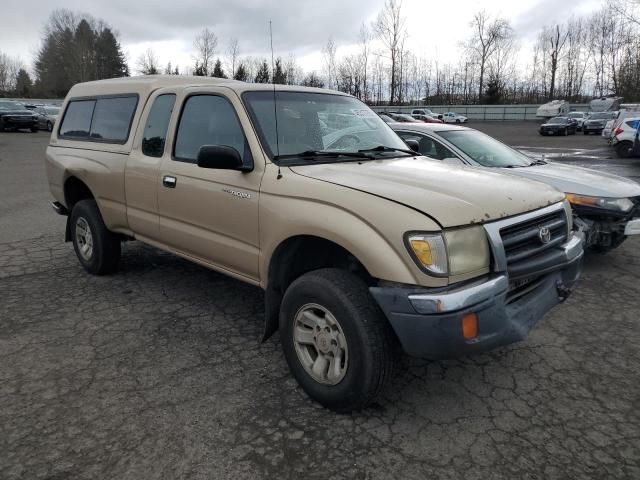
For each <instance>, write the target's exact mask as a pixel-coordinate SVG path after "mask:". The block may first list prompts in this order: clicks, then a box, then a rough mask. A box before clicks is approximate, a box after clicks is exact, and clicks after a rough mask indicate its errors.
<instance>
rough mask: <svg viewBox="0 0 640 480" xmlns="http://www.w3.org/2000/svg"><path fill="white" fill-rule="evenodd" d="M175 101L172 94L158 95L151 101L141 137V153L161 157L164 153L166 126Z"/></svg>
mask: <svg viewBox="0 0 640 480" xmlns="http://www.w3.org/2000/svg"><path fill="white" fill-rule="evenodd" d="M175 101H176V96H175V95H174V94H167V95H159V96H158V97H157V98H156V99H155V101H154V102H153V106H152V107H151V110H150V111H149V116H148V117H147V125H146V126H145V127H144V137H143V138H142V153H143V154H145V155H146V156H148V157H161V156H162V154H163V153H164V144H165V141H166V139H167V128H168V127H169V120H170V119H171V112H173V105H174V103H175Z"/></svg>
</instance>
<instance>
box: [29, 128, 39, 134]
mask: <svg viewBox="0 0 640 480" xmlns="http://www.w3.org/2000/svg"><path fill="white" fill-rule="evenodd" d="M30 130H31V133H38V127H31V128H30Z"/></svg>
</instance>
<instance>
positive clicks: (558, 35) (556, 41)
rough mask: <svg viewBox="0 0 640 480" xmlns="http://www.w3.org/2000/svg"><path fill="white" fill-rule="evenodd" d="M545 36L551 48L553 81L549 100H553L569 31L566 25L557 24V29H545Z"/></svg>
mask: <svg viewBox="0 0 640 480" xmlns="http://www.w3.org/2000/svg"><path fill="white" fill-rule="evenodd" d="M543 32H544V33H543V35H544V37H545V40H546V44H547V46H548V48H549V56H550V57H551V64H550V66H549V68H550V73H551V79H550V80H549V100H552V99H553V97H554V96H555V93H556V74H557V72H558V62H559V60H560V59H561V58H562V55H563V53H564V46H565V44H566V43H567V38H569V31H568V29H567V28H566V27H565V26H564V25H562V26H561V25H560V24H556V25H555V27H551V28H545V29H544V30H543Z"/></svg>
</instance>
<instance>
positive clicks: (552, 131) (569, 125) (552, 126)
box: [538, 117, 578, 136]
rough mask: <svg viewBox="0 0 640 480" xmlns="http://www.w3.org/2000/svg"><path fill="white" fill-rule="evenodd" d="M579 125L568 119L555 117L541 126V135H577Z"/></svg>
mask: <svg viewBox="0 0 640 480" xmlns="http://www.w3.org/2000/svg"><path fill="white" fill-rule="evenodd" d="M577 128H578V124H577V122H576V121H574V120H572V119H570V118H568V117H554V118H552V119H550V120H549V121H547V122H546V123H543V124H542V125H540V128H539V129H538V131H539V132H540V135H565V136H566V135H575V133H576V130H577Z"/></svg>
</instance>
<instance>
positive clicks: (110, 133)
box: [91, 97, 138, 143]
mask: <svg viewBox="0 0 640 480" xmlns="http://www.w3.org/2000/svg"><path fill="white" fill-rule="evenodd" d="M137 104H138V97H115V98H99V99H98V100H97V101H96V108H95V111H94V113H93V122H92V123H91V138H92V139H94V140H101V141H106V142H114V143H125V142H126V141H127V138H129V129H130V127H131V120H133V114H134V112H135V111H136V105H137Z"/></svg>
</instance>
